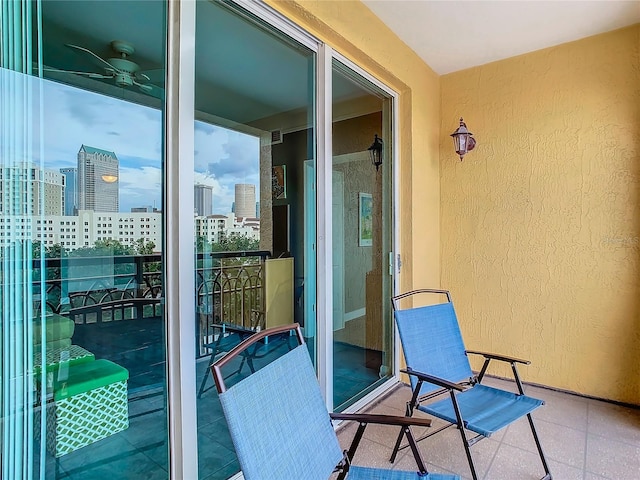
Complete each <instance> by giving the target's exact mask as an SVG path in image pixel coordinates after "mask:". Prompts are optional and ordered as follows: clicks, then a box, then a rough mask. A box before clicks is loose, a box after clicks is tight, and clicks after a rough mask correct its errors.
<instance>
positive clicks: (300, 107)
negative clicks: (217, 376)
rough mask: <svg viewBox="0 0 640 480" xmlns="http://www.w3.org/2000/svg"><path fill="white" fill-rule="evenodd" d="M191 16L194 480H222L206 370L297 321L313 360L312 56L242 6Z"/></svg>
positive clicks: (246, 368)
mask: <svg viewBox="0 0 640 480" xmlns="http://www.w3.org/2000/svg"><path fill="white" fill-rule="evenodd" d="M196 8H197V12H196V84H195V88H196V96H195V110H196V118H195V119H194V120H195V122H194V128H195V172H194V176H195V183H194V200H195V210H196V211H195V212H194V215H195V224H196V229H195V230H196V231H195V239H194V244H195V255H196V265H197V269H196V272H195V273H196V285H197V291H196V294H195V302H196V311H197V318H196V320H195V331H196V332H197V333H196V335H197V339H196V345H197V359H196V361H195V368H196V379H197V382H198V435H199V437H198V439H199V440H198V441H199V448H198V457H199V472H200V478H207V479H225V478H228V477H229V476H231V475H232V474H234V473H236V472H237V470H238V468H239V467H238V462H237V460H236V456H235V452H234V449H233V445H232V443H231V440H230V437H229V434H228V432H227V427H226V422H225V419H224V416H223V414H222V410H221V407H220V403H219V401H218V398H217V395H216V394H215V388H213V379H212V377H211V374H210V372H209V370H208V366H209V364H210V363H211V362H212V361H213V360H214V359H216V358H218V357H219V356H220V355H222V354H224V352H226V351H229V349H231V348H232V347H233V346H234V345H236V344H237V343H238V342H240V341H241V340H242V339H243V338H246V337H247V336H248V335H250V334H251V333H252V332H254V331H256V330H258V329H263V328H266V327H270V326H274V325H281V324H286V323H292V322H294V321H297V322H299V323H300V324H301V325H303V329H304V334H305V337H307V344H308V345H309V346H310V348H311V350H312V351H311V354H312V357H315V349H314V346H315V341H314V338H315V313H314V304H315V249H314V242H315V230H313V228H314V227H315V196H314V185H315V146H314V138H315V128H314V112H313V98H314V86H313V83H314V80H313V79H314V61H315V55H314V53H313V52H311V51H309V50H308V49H307V48H305V47H303V46H301V45H299V44H297V43H296V42H294V41H292V40H289V39H288V38H286V37H285V36H284V35H282V34H280V33H278V32H276V31H275V30H274V29H273V28H272V27H269V26H267V25H266V24H265V23H264V22H262V21H260V20H258V19H256V18H254V17H253V16H252V15H250V14H248V13H247V12H244V11H242V10H241V9H239V8H238V7H234V6H229V5H227V4H226V3H223V2H198V4H197V7H196ZM274 346H275V343H274ZM264 347H265V348H261V349H258V350H256V351H255V352H254V354H252V355H250V356H248V357H247V358H244V359H243V361H242V362H241V363H240V364H239V365H238V368H237V369H234V371H232V372H230V373H229V375H230V376H231V377H233V376H242V375H244V373H246V372H250V371H252V370H254V369H256V368H260V366H262V365H263V364H264V362H265V360H266V357H265V356H264V355H262V353H261V352H264V351H266V350H267V348H266V347H267V346H266V345H265V346H264ZM229 381H231V382H233V378H230V379H229Z"/></svg>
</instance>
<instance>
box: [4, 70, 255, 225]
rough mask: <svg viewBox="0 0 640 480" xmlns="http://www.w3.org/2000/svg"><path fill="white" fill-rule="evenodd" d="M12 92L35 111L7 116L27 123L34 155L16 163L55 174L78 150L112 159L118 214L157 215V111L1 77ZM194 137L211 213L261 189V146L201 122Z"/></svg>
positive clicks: (71, 161) (48, 83) (159, 166)
mask: <svg viewBox="0 0 640 480" xmlns="http://www.w3.org/2000/svg"><path fill="white" fill-rule="evenodd" d="M16 79H20V81H18V82H17V81H16ZM9 80H11V81H9ZM16 84H17V85H18V88H23V89H24V90H23V92H25V98H26V97H28V95H26V93H27V92H29V93H30V95H31V98H32V102H31V105H32V108H31V111H30V112H29V111H27V112H24V111H22V109H19V108H15V109H13V110H11V111H10V113H9V115H11V116H12V117H11V118H9V120H11V121H16V122H21V123H24V122H25V121H29V119H31V121H32V129H33V136H32V138H33V143H32V145H31V146H30V147H31V150H30V151H26V152H18V151H16V157H19V156H22V158H24V159H27V160H29V159H30V160H31V161H33V162H34V163H39V162H40V161H42V162H43V164H44V166H45V167H47V168H51V169H55V170H57V169H59V168H63V167H74V166H76V165H77V154H78V150H79V149H80V147H81V145H82V144H84V145H88V146H91V147H96V148H100V149H104V150H109V151H113V152H115V153H116V155H117V156H118V158H119V159H120V209H121V210H123V211H128V210H129V209H130V208H131V207H135V206H144V205H153V204H154V203H155V204H156V206H158V207H160V199H161V196H162V114H161V112H160V110H158V109H154V108H151V107H146V106H143V105H138V104H135V103H131V102H128V101H125V100H122V99H118V98H113V97H109V96H106V95H102V94H98V93H94V92H90V91H87V90H82V89H79V88H76V87H73V86H69V85H64V84H61V83H56V82H53V81H50V80H39V79H37V78H36V77H26V76H24V75H20V74H15V73H14V72H9V71H7V70H4V69H0V86H2V85H11V86H12V88H14V90H12V93H14V94H15V92H16V90H15V88H16V87H15V86H16ZM40 95H42V97H41V98H40ZM16 97H19V96H17V95H16ZM19 106H21V104H20V105H19ZM39 112H41V115H39V114H38V113H39ZM5 132H6V130H5ZM0 134H2V129H0ZM194 135H195V136H194V142H195V152H194V155H195V157H194V161H195V182H196V183H204V184H207V185H211V186H212V187H213V198H214V211H216V213H228V212H229V211H230V209H231V204H232V202H233V201H234V192H235V188H234V185H235V184H236V183H252V184H255V185H256V186H258V187H259V158H260V142H259V139H258V138H257V137H253V136H251V135H247V134H244V133H240V132H236V131H233V130H228V129H225V128H222V127H219V126H216V125H212V124H207V123H204V122H196V123H195V132H194ZM5 141H7V139H4V138H0V142H2V143H3V144H5ZM19 147H21V146H19ZM210 165H211V166H213V171H212V172H209V166H210Z"/></svg>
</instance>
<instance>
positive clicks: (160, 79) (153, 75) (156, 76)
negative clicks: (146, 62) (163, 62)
mask: <svg viewBox="0 0 640 480" xmlns="http://www.w3.org/2000/svg"><path fill="white" fill-rule="evenodd" d="M136 75H144V78H145V79H146V80H147V81H149V82H153V83H155V84H164V76H165V70H164V68H153V69H151V70H143V71H141V72H138V73H137V74H136Z"/></svg>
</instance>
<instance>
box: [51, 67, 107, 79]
mask: <svg viewBox="0 0 640 480" xmlns="http://www.w3.org/2000/svg"><path fill="white" fill-rule="evenodd" d="M42 71H43V72H55V73H72V74H74V75H84V76H85V77H89V78H113V75H103V74H102V73H93V72H76V71H73V70H60V69H59V68H49V67H44V68H43V69H42Z"/></svg>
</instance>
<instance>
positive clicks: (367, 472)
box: [347, 466, 460, 480]
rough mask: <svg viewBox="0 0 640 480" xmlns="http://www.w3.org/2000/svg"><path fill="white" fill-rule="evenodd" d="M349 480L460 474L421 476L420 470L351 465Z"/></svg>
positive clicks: (423, 479) (451, 478) (422, 479)
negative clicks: (409, 470)
mask: <svg viewBox="0 0 640 480" xmlns="http://www.w3.org/2000/svg"><path fill="white" fill-rule="evenodd" d="M347 480H460V477H459V476H458V475H441V474H438V473H429V474H428V475H424V476H421V475H420V474H419V473H418V472H404V471H402V470H378V469H376V468H369V467H356V466H351V468H350V469H349V475H348V476H347Z"/></svg>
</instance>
